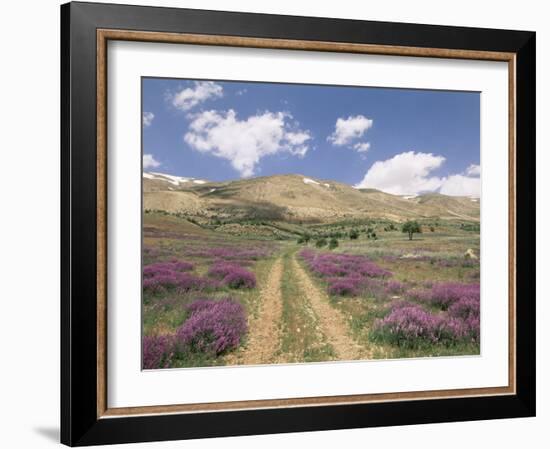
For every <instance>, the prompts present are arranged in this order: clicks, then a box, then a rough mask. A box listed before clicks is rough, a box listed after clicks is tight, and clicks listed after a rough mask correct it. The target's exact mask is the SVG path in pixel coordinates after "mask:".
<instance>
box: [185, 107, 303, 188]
mask: <svg viewBox="0 0 550 449" xmlns="http://www.w3.org/2000/svg"><path fill="white" fill-rule="evenodd" d="M190 118H191V122H190V124H189V130H188V132H187V133H186V134H185V136H184V140H185V142H186V143H187V144H188V145H190V146H191V148H193V149H195V150H197V151H200V152H201V153H208V154H212V155H214V156H216V157H219V158H222V159H226V160H228V161H230V162H231V165H232V167H233V168H234V169H235V170H237V171H238V172H239V173H240V175H241V176H242V177H249V176H252V175H254V173H255V170H256V166H257V165H258V163H259V162H260V159H261V158H263V157H265V156H269V155H273V154H277V153H289V154H291V155H294V156H299V157H303V156H305V154H306V153H307V151H308V148H309V147H308V141H309V140H310V139H311V135H310V133H309V131H307V130H301V129H298V128H297V125H296V124H293V123H291V121H292V116H291V115H290V114H288V113H283V112H269V111H266V112H264V113H261V114H256V115H252V116H250V117H248V118H246V119H243V120H241V119H239V118H238V117H237V113H236V112H235V111H234V110H232V109H230V110H229V111H226V112H224V111H204V112H201V113H198V114H194V115H191V116H190Z"/></svg>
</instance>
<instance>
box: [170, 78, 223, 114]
mask: <svg viewBox="0 0 550 449" xmlns="http://www.w3.org/2000/svg"><path fill="white" fill-rule="evenodd" d="M222 96H223V87H222V86H220V85H219V84H216V83H214V82H212V81H195V83H194V85H193V87H186V88H185V89H182V90H180V91H179V92H176V93H175V94H172V95H170V99H171V101H172V105H173V106H174V107H176V108H177V109H180V110H182V111H188V110H190V109H192V108H194V107H195V106H197V105H198V104H199V103H202V102H204V101H206V100H208V99H210V98H219V97H222Z"/></svg>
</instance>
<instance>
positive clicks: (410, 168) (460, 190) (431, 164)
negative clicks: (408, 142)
mask: <svg viewBox="0 0 550 449" xmlns="http://www.w3.org/2000/svg"><path fill="white" fill-rule="evenodd" d="M444 162H445V158H444V157H443V156H438V155H434V154H432V153H420V152H418V153H417V152H414V151H408V152H405V153H400V154H397V155H395V156H394V157H392V158H391V159H387V160H385V161H377V162H375V163H374V164H372V166H371V168H370V169H369V170H368V171H367V173H366V175H365V177H364V178H363V180H362V181H361V182H360V183H358V184H357V185H356V186H355V187H357V188H374V189H379V190H382V191H384V192H388V193H392V194H394V195H416V194H419V193H423V192H436V191H438V192H440V193H442V194H444V195H452V196H479V193H480V179H479V177H473V176H470V175H475V174H476V173H477V174H479V166H474V165H470V166H469V167H468V168H467V169H466V172H465V174H464V173H461V174H454V175H450V176H446V177H438V176H433V175H432V172H433V171H434V170H437V169H438V168H440V167H441V166H442V165H443V163H444ZM475 167H477V169H476V168H475Z"/></svg>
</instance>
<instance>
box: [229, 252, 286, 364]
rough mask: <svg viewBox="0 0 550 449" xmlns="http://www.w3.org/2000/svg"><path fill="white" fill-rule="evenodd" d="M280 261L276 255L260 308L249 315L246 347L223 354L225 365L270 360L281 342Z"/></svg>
mask: <svg viewBox="0 0 550 449" xmlns="http://www.w3.org/2000/svg"><path fill="white" fill-rule="evenodd" d="M282 276H283V261H282V258H281V257H279V258H278V259H277V260H276V261H275V262H274V263H273V265H272V267H271V271H270V273H269V276H268V277H267V282H266V284H265V286H264V288H263V289H262V291H261V293H260V310H259V312H258V315H257V317H256V318H252V319H250V318H249V322H248V341H247V344H246V346H245V347H243V348H241V350H239V351H238V352H235V353H233V354H230V355H229V356H228V357H226V362H227V364H228V365H260V364H265V363H272V362H273V361H274V358H275V353H276V352H277V350H278V349H279V346H280V341H281V338H280V331H279V323H280V322H281V316H282V313H283V304H282V297H281V279H282Z"/></svg>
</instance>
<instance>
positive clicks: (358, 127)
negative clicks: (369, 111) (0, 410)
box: [327, 115, 373, 146]
mask: <svg viewBox="0 0 550 449" xmlns="http://www.w3.org/2000/svg"><path fill="white" fill-rule="evenodd" d="M372 124H373V121H372V120H371V119H369V118H367V117H365V116H364V115H356V116H351V115H350V116H349V117H348V118H343V117H340V118H338V120H336V124H335V125H334V132H333V133H332V134H331V135H330V136H328V137H327V140H328V141H329V142H332V143H333V144H334V145H336V146H344V145H349V144H350V143H351V142H353V141H354V140H357V139H360V138H361V137H363V134H365V131H367V130H368V129H369V128H371V127H372Z"/></svg>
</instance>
